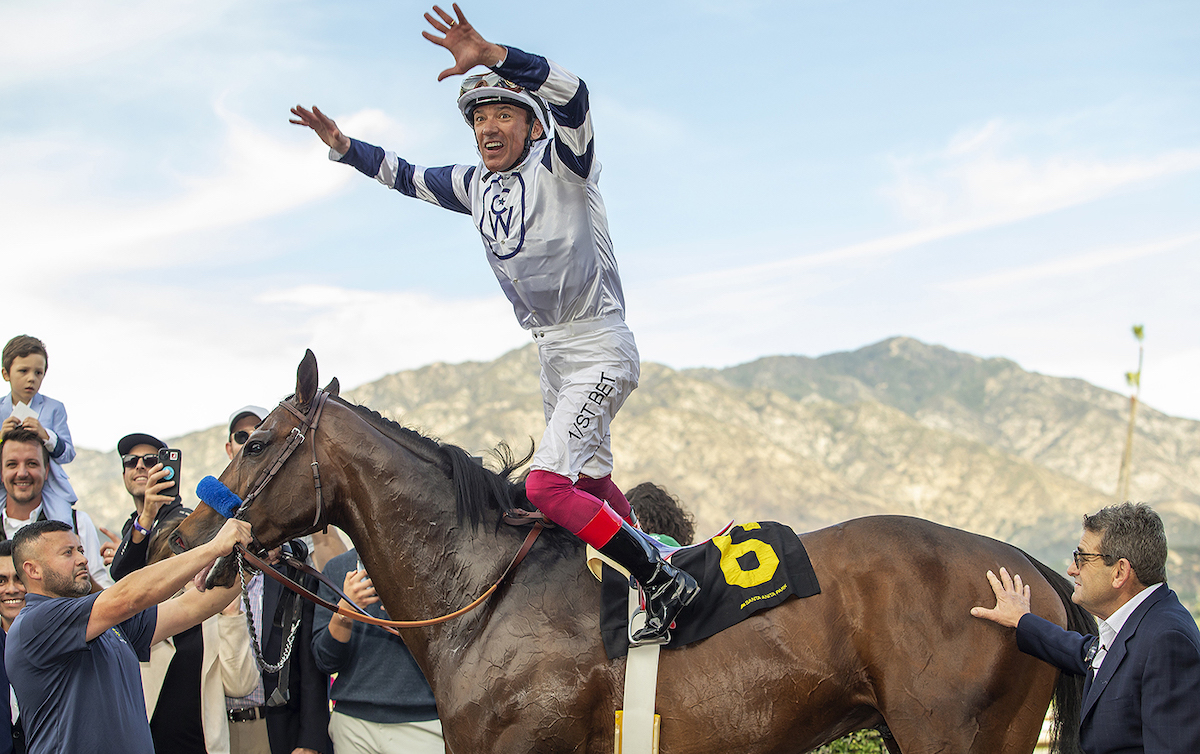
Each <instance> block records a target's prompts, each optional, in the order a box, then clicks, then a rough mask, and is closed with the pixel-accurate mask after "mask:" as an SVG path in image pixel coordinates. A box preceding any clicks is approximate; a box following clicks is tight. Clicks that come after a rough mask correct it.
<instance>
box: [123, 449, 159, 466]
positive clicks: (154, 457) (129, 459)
mask: <svg viewBox="0 0 1200 754" xmlns="http://www.w3.org/2000/svg"><path fill="white" fill-rule="evenodd" d="M138 461H141V462H142V465H143V466H145V467H146V468H150V467H151V466H153V465H154V464H156V463H158V453H147V454H146V455H144V456H135V455H133V454H132V453H130V454H128V455H123V456H121V465H122V466H124V467H125V468H127V469H134V468H137V465H138Z"/></svg>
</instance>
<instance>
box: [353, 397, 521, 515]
mask: <svg viewBox="0 0 1200 754" xmlns="http://www.w3.org/2000/svg"><path fill="white" fill-rule="evenodd" d="M332 399H333V400H336V401H337V402H338V403H341V404H342V405H344V406H346V407H347V408H349V409H350V410H351V411H353V412H354V413H356V414H358V415H359V416H360V417H362V418H363V420H365V421H366V422H367V423H368V424H370V425H371V426H372V427H374V428H375V429H377V430H379V431H380V433H382V434H383V435H384V436H385V437H387V438H388V439H390V440H392V441H393V442H396V443H398V444H400V445H403V446H404V447H405V448H408V449H409V450H411V451H412V452H414V453H416V454H417V455H418V456H421V457H422V458H424V459H425V460H426V461H428V462H429V463H431V464H433V465H435V466H437V467H438V468H439V469H440V470H441V471H442V473H443V474H445V475H446V478H447V479H450V480H451V481H453V482H454V498H455V505H456V511H457V515H458V523H459V524H462V523H463V522H464V521H465V522H470V524H471V528H472V529H475V528H478V526H479V524H481V523H482V522H483V521H484V519H485V518H486V517H487V512H488V511H501V512H503V511H509V510H512V509H513V508H524V509H526V510H532V506H530V505H529V500H528V498H526V497H525V485H524V483H516V482H514V481H513V480H512V479H511V476H512V474H513V472H515V471H516V470H517V469H519V468H520V467H522V466H524V465H525V464H526V463H528V462H529V459H530V458H532V457H533V449H532V447H531V448H530V450H529V453H527V454H526V455H525V457H523V458H519V459H518V458H515V457H514V455H513V452H512V449H511V448H509V446H508V444H507V443H504V442H501V443H500V444H499V445H498V446H497V447H496V448H495V449H494V450H493V451H492V453H493V454H494V455H495V456H496V458H497V460H499V461H500V464H501V469H500V471H499V472H496V471H492V470H490V469H488V468H486V467H485V466H484V465H483V464H482V463H480V462H478V461H477V460H475V459H474V458H472V457H471V455H470V454H468V453H467V451H465V450H463V449H462V448H460V447H458V446H457V445H450V444H449V443H442V442H439V441H438V440H436V439H434V438H432V437H427V436H425V435H423V434H421V433H420V432H418V431H417V430H415V429H412V428H410V427H405V426H403V425H401V424H400V423H399V422H396V421H394V420H392V419H389V418H387V417H386V416H383V415H382V414H380V413H379V412H378V411H375V410H373V409H370V408H368V407H366V406H360V405H357V404H354V403H350V402H349V401H347V400H345V399H343V398H341V397H338V396H332ZM499 522H500V518H499V516H497V517H496V523H497V525H499Z"/></svg>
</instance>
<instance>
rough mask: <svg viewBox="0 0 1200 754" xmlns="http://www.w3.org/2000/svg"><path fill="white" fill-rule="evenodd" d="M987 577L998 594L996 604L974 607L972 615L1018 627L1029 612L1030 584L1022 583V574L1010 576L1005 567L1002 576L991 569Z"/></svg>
mask: <svg viewBox="0 0 1200 754" xmlns="http://www.w3.org/2000/svg"><path fill="white" fill-rule="evenodd" d="M987 578H988V583H989V584H991V585H992V591H993V592H995V594H996V606H995V607H992V608H987V607H973V608H971V615H974V616H975V617H976V618H985V619H987V620H990V621H994V622H996V623H999V624H1000V625H1002V626H1008V627H1009V628H1016V627H1017V624H1018V623H1020V622H1021V616H1022V615H1024V614H1025V613H1028V612H1029V585H1028V584H1023V583H1021V574H1019V573H1018V574H1014V575H1013V576H1011V577H1010V576H1009V575H1008V571H1006V570H1005V569H1003V568H1001V569H1000V578H996V574H994V573H992V572H991V571H988V572H987Z"/></svg>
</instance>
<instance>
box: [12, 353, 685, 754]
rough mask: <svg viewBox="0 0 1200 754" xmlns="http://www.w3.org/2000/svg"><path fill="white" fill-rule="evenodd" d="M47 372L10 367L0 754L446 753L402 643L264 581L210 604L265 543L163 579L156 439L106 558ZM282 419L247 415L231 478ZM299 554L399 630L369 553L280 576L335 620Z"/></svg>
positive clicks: (28, 363) (203, 557)
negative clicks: (73, 476)
mask: <svg viewBox="0 0 1200 754" xmlns="http://www.w3.org/2000/svg"><path fill="white" fill-rule="evenodd" d="M48 361H49V360H48V356H47V351H46V347H45V345H44V344H43V343H42V342H41V341H40V340H38V339H37V338H33V337H31V336H28V335H21V336H17V337H15V338H13V339H11V340H10V341H9V342H8V343H7V345H5V347H4V350H3V370H2V372H0V374H2V376H3V378H4V380H5V381H6V382H8V384H9V390H8V391H6V392H5V394H4V396H3V397H2V398H0V422H2V423H0V475H2V479H3V490H2V491H0V494H3V497H2V498H0V628H2V629H3V630H2V631H0V655H3V658H4V662H2V663H0V687H2V688H3V691H4V692H5V693H2V694H0V699H2V700H3V702H2V703H0V716H3V717H5V718H7V719H8V721H9V729H10V731H11V736H6V735H4V734H3V733H2V731H3V728H0V754H8V752H22V753H23V752H26V751H28V752H31V753H32V754H39V753H41V752H47V753H49V752H60V751H92V752H109V751H111V752H142V753H145V754H149V752H157V754H167V753H168V752H169V753H170V754H194V753H206V754H332V752H334V751H337V752H339V753H340V754H348V753H353V752H362V753H364V754H366V753H372V752H392V751H411V752H414V753H415V754H421V753H422V752H430V753H431V754H432V753H433V752H442V751H444V743H443V740H442V730H441V725H440V723H439V721H438V714H437V707H436V705H435V703H434V696H433V691H432V689H431V688H430V686H429V684H428V682H426V680H425V678H424V676H423V675H422V673H421V670H420V668H419V667H418V666H417V663H416V661H415V660H414V659H413V656H412V655H411V654H410V653H409V651H408V648H407V647H405V645H404V642H403V641H402V640H401V639H400V638H399V637H398V636H397V635H396V634H394V633H391V632H388V631H386V630H384V629H382V628H379V627H377V626H371V625H367V624H364V623H359V622H356V621H352V620H349V619H347V618H345V617H343V616H341V615H335V614H334V613H332V612H330V611H329V610H327V609H325V608H323V607H315V606H314V604H313V603H312V602H309V601H307V600H302V599H300V598H299V597H298V596H297V595H296V594H295V593H293V592H291V591H288V590H286V589H284V588H283V587H282V586H280V584H279V583H278V582H276V581H275V580H274V579H268V578H264V576H263V574H262V573H256V574H254V575H253V576H252V577H249V579H248V583H247V588H246V589H245V594H244V595H243V594H242V591H243V590H242V589H241V588H240V585H236V586H235V587H232V588H229V589H213V590H207V591H204V592H201V591H200V590H197V589H196V588H194V587H193V577H194V576H195V575H196V574H197V572H199V571H200V570H201V569H202V568H203V567H205V566H207V565H208V563H209V562H210V561H211V559H212V558H213V557H215V556H216V555H220V554H227V553H229V552H230V551H231V549H232V547H233V546H234V544H235V543H236V542H243V543H244V542H248V541H249V539H250V534H249V525H248V524H245V523H244V522H240V521H231V522H228V523H227V525H226V527H225V528H224V529H222V531H221V532H220V533H219V534H218V535H217V537H216V538H215V539H214V540H213V541H212V542H210V543H209V544H208V545H205V546H203V547H202V548H196V549H195V550H192V551H189V552H188V553H185V555H183V556H178V557H174V558H168V559H167V560H163V561H161V562H158V563H154V562H153V561H154V557H153V556H152V553H153V552H155V551H156V550H157V549H158V548H159V547H161V546H162V545H163V544H165V542H164V541H163V540H165V538H167V537H168V536H169V535H170V534H171V532H173V531H174V529H175V527H177V526H178V525H179V523H180V522H181V521H182V520H183V519H184V518H185V517H186V516H187V515H188V514H189V513H190V512H191V511H190V510H189V509H188V508H186V507H185V506H184V505H183V502H182V500H181V498H180V495H179V490H180V489H181V488H182V484H181V481H182V480H180V479H173V478H171V477H172V471H171V469H170V466H169V465H165V464H163V463H162V462H161V460H160V451H165V450H167V448H168V445H167V443H165V442H163V441H162V440H160V439H159V438H158V437H156V436H155V435H153V434H150V433H148V432H130V433H128V434H126V435H124V436H123V437H121V439H120V440H119V441H118V442H117V452H118V455H119V456H120V462H121V465H120V469H119V471H120V473H121V476H122V481H123V482H124V485H125V490H126V492H128V493H129V497H130V505H131V511H130V513H129V517H128V518H127V519H126V520H125V522H124V525H123V526H122V528H121V537H120V540H119V542H115V541H104V544H103V545H102V544H101V541H102V539H101V537H100V534H99V533H98V530H97V528H96V526H95V524H94V523H93V521H92V519H91V517H90V516H88V514H87V513H86V511H85V510H84V509H83V507H82V505H83V504H86V501H80V500H78V498H77V496H76V495H75V493H74V491H73V489H72V487H71V484H70V480H69V477H68V476H67V473H66V471H65V470H64V468H63V466H64V465H65V464H68V463H70V461H71V460H73V459H74V457H75V447H74V445H73V443H72V441H71V432H70V428H69V426H68V424H67V412H66V407H65V406H64V405H63V404H62V403H61V402H59V401H56V400H54V399H52V398H49V397H47V396H44V395H43V394H42V393H41V385H42V381H43V379H44V377H45V375H46V370H47V365H48ZM267 413H268V412H267V410H266V409H263V408H261V407H258V406H244V407H242V408H240V409H238V410H236V411H234V412H233V413H232V414H230V416H229V419H228V424H227V428H228V434H227V441H226V443H225V452H226V455H227V456H228V457H229V459H230V460H233V459H234V458H235V457H236V456H237V454H238V453H239V452H240V451H241V449H242V446H243V445H244V444H245V443H246V441H247V440H248V438H249V436H250V434H251V433H253V432H254V430H255V429H256V428H257V427H258V425H259V424H260V423H261V422H262V421H263V420H264V419H265V418H266V416H267ZM114 471H117V470H114ZM630 499H631V500H637V503H636V505H637V506H638V509H639V511H644V513H642V515H643V516H645V517H646V519H647V521H648V522H651V523H652V524H653V526H654V527H656V528H658V529H661V530H662V531H663V532H664V533H673V534H674V536H675V537H676V538H677V539H679V540H680V541H683V542H687V541H690V539H691V535H692V528H691V520H690V517H688V515H687V514H686V513H685V512H684V511H682V510H681V509H680V508H679V506H678V501H676V500H675V499H674V498H672V497H671V496H670V495H669V493H667V492H666V491H665V490H662V489H660V488H658V487H655V486H654V485H650V484H645V485H640V486H639V487H638V488H636V490H631V491H630ZM105 533H106V534H107V532H105ZM109 538H111V539H113V540H115V539H116V537H115V535H108V537H106V538H105V540H107V539H109ZM306 540H307V541H306ZM284 552H286V553H287V554H288V555H290V556H291V557H292V558H295V559H297V560H300V561H302V562H308V563H310V564H315V566H316V567H317V568H320V569H322V570H323V572H324V574H325V576H326V577H327V578H329V579H330V581H331V582H332V583H335V584H341V585H342V587H343V591H344V592H345V594H346V595H348V596H349V597H350V599H351V600H353V601H354V602H355V603H356V604H357V605H359V606H361V607H364V608H365V609H366V610H367V612H368V613H370V614H372V615H374V616H376V617H386V613H385V612H384V610H383V606H382V605H381V604H380V603H379V598H378V596H377V595H376V594H375V590H374V585H373V583H372V581H371V579H370V577H369V576H368V575H367V573H366V571H365V570H364V569H363V568H362V564H361V562H360V561H359V559H358V554H357V552H356V551H355V550H349V551H347V549H346V546H345V544H344V543H343V542H342V540H341V539H340V538H339V537H338V535H337V533H336V532H334V531H332V530H330V531H329V532H327V533H323V534H322V533H318V534H315V535H313V536H312V537H308V538H305V539H297V540H292V541H290V542H287V543H285V544H284V545H282V546H281V547H279V548H276V549H275V550H274V551H272V552H271V553H269V558H268V559H269V560H270V562H271V563H272V564H273V567H275V568H277V569H278V570H280V571H281V572H282V573H284V575H286V576H288V577H289V578H291V579H293V580H296V581H298V582H300V583H301V584H303V585H304V586H305V587H307V588H308V589H310V590H311V591H314V592H318V591H319V592H320V594H321V596H322V597H324V598H325V599H326V600H328V601H329V602H336V601H338V600H339V599H340V595H335V594H334V592H333V590H331V589H329V588H328V587H327V586H325V585H324V584H321V585H319V586H318V584H317V583H316V580H315V579H313V578H312V577H310V576H307V575H305V574H303V573H302V572H300V571H298V570H297V569H294V568H292V567H290V566H288V565H286V564H284V563H285V562H284V561H282V560H281V559H280V556H281V554H282V553H284ZM310 553H312V557H310V556H309V554H310ZM343 602H344V600H343ZM246 610H248V611H249V615H250V617H251V620H247V614H246V612H245V611H246ZM292 633H295V637H294V638H292V636H291V634H292ZM289 645H290V646H291V651H290V652H285V649H284V648H285V647H287V646H289ZM256 648H257V652H256V651H255V650H256ZM256 655H258V656H256ZM331 680H332V683H331ZM331 708H332V714H331Z"/></svg>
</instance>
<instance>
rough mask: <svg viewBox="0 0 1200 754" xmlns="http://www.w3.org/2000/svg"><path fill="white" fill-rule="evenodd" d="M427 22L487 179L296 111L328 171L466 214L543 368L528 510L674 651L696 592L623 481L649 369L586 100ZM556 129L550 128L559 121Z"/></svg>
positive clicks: (566, 82) (501, 51)
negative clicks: (638, 391) (565, 539)
mask: <svg viewBox="0 0 1200 754" xmlns="http://www.w3.org/2000/svg"><path fill="white" fill-rule="evenodd" d="M453 8H454V13H455V16H457V18H455V17H452V16H451V15H450V14H449V13H447V12H446V11H444V10H442V9H441V8H439V7H437V6H434V8H433V10H434V11H435V12H436V13H437V16H438V17H434V16H433V15H431V14H429V13H426V14H425V18H426V20H428V21H429V23H430V24H431V25H432V26H433V28H434V29H435V30H436V31H437V32H438V33H440V34H442V35H443V36H437V35H436V34H433V33H430V32H428V31H426V32H422V34H423V35H424V36H425V38H426V39H428V40H429V41H430V42H433V43H434V44H436V45H440V46H441V47H445V48H446V49H447V50H449V51H450V52H451V53H452V54H453V55H454V67H453V68H448V69H446V70H444V71H442V72H441V73H440V74H439V75H438V80H439V81H441V80H442V79H445V78H446V77H447V76H451V75H455V74H465V73H467V72H468V71H470V70H471V69H472V68H474V67H476V66H480V65H482V66H487V67H488V68H490V69H491V72H490V73H484V74H479V75H474V76H467V77H466V78H464V79H463V82H462V89H461V91H460V94H459V98H458V108H459V110H461V111H462V114H463V117H464V118H465V119H466V121H467V123H468V124H469V125H471V126H472V128H474V130H475V143H476V146H477V147H478V149H479V154H480V157H481V159H482V161H481V164H479V165H476V166H467V165H451V166H447V167H440V168H423V167H419V166H416V165H412V164H410V163H408V162H405V161H404V160H402V159H400V158H399V157H397V156H396V155H395V154H394V153H392V152H385V151H384V150H383V149H380V148H379V147H375V146H371V145H370V144H365V143H363V142H361V141H358V140H356V139H351V138H349V137H347V136H345V135H344V134H343V133H342V132H341V131H340V130H338V127H337V124H336V123H334V122H333V121H332V120H331V119H329V118H328V117H326V116H325V114H324V113H322V112H321V111H320V110H319V109H317V108H316V107H313V109H312V110H311V111H310V110H307V109H305V108H303V107H300V106H296V107H295V108H293V109H292V114H293V115H294V116H295V118H293V119H292V122H293V123H296V124H297V125H302V126H308V127H309V128H311V129H313V130H314V131H316V133H317V135H318V136H320V137H321V140H322V141H324V142H325V143H326V144H327V145H328V146H329V148H330V155H329V156H330V159H333V160H336V161H338V162H344V163H347V164H349V165H352V166H354V167H355V168H357V169H358V170H359V171H361V172H362V173H365V174H366V175H369V176H372V177H374V178H375V179H376V180H378V181H379V182H380V183H382V184H384V185H385V186H387V187H389V188H394V189H396V190H397V191H400V192H401V193H404V194H407V195H408V196H413V197H417V198H419V199H424V200H425V201H428V202H432V203H434V204H437V205H439V206H441V207H445V208H446V209H450V210H454V211H456V212H461V213H463V214H469V215H471V217H472V220H473V221H474V223H475V227H476V228H478V230H479V234H480V235H481V236H482V238H483V245H484V248H485V249H487V252H488V254H487V256H488V261H489V262H490V263H491V265H492V271H493V272H495V274H496V279H497V280H499V281H500V287H501V288H502V289H504V293H505V294H506V295H507V296H508V298H509V301H511V302H512V305H513V309H514V310H515V311H516V315H517V319H518V320H519V322H520V324H521V326H522V327H524V328H525V329H527V330H530V331H531V332H532V333H533V338H534V340H535V342H537V344H538V358H539V360H540V362H541V367H542V371H541V387H542V401H543V404H544V409H545V414H546V431H545V433H544V434H543V435H542V442H541V444H540V446H539V447H538V449H537V452H536V453H535V454H534V456H533V462H532V463H531V465H530V467H531V471H530V472H529V477H528V480H527V481H526V486H525V489H526V492H527V494H528V496H529V500H530V502H532V503H533V504H534V505H536V506H537V507H538V509H539V510H541V511H542V512H543V513H544V514H545V515H546V516H547V517H548V518H549V519H550V520H552V521H554V522H555V523H557V524H559V525H561V526H563V527H564V528H566V529H568V530H569V531H571V532H573V533H574V534H576V535H577V536H578V537H579V538H580V539H582V540H584V541H585V542H587V543H588V544H590V545H592V546H593V547H595V548H596V549H597V550H599V551H600V552H601V553H603V554H604V555H606V556H608V557H609V558H611V559H612V560H614V561H616V562H617V563H620V564H621V565H622V566H624V567H625V568H626V569H628V570H629V572H630V573H631V574H632V575H633V577H634V578H635V579H637V582H638V583H639V584H640V585H641V587H642V590H643V591H644V592H645V595H646V602H647V605H646V618H647V620H646V625H645V626H644V627H643V628H642V629H641V630H640V631H638V632H637V633H635V634H634V636H633V638H634V640H635V641H639V642H641V641H657V640H661V639H663V638H665V637H666V635H667V632H668V629H669V628H670V625H671V622H672V621H673V620H674V619H675V616H676V615H677V614H678V613H679V611H680V610H681V609H683V607H684V606H686V605H687V604H689V603H690V602H691V601H692V600H693V599H694V598H695V596H696V594H697V593H698V592H699V590H700V589H699V587H698V586H697V584H696V582H695V580H694V579H693V578H692V577H691V576H689V575H688V574H687V573H686V572H684V571H681V570H680V569H678V568H675V567H674V566H672V565H671V564H669V563H667V562H665V561H664V560H663V559H662V558H661V557H660V556H659V554H658V551H657V550H656V549H655V548H654V547H653V546H652V545H651V544H649V542H648V541H647V540H646V539H645V538H644V537H643V536H642V535H641V534H640V533H639V532H637V531H635V530H634V528H633V526H634V525H635V518H634V515H633V512H632V510H631V509H630V507H629V503H628V501H626V500H625V496H624V495H622V494H621V491H620V489H619V488H618V487H617V486H616V485H615V484H614V483H613V481H612V464H613V457H612V447H611V443H612V441H611V437H610V435H609V424H610V423H611V422H612V419H613V417H614V416H615V415H616V413H617V411H618V410H619V409H620V408H621V405H622V404H623V403H624V402H625V399H626V398H627V397H628V396H629V393H630V392H632V391H633V389H634V388H635V387H637V382H638V376H639V372H640V365H639V359H638V350H637V344H636V343H634V340H633V333H631V332H630V331H629V328H628V327H627V326H626V325H625V301H624V294H623V293H622V291H621V279H620V276H619V274H618V272H617V261H616V258H615V257H614V256H613V251H612V241H611V239H610V238H609V235H608V221H607V218H606V216H605V210H604V201H603V199H601V197H600V191H599V189H598V188H597V183H598V182H599V178H600V163H599V162H598V161H596V159H595V156H594V154H593V142H592V120H591V114H590V112H589V110H588V92H587V86H586V85H585V84H584V83H583V81H581V80H580V79H579V78H577V77H576V76H574V75H572V74H571V73H569V72H567V71H566V70H564V69H562V68H561V67H559V66H558V65H557V64H555V63H553V62H551V61H549V60H547V59H546V58H543V57H541V56H539V55H531V54H529V53H526V52H522V51H521V50H518V49H516V48H514V47H502V46H500V45H496V44H492V43H490V42H488V41H486V40H485V39H484V38H483V37H482V36H480V34H479V32H477V31H475V29H474V28H473V27H472V26H471V24H470V23H468V22H467V19H466V17H465V16H464V15H463V13H462V11H461V10H460V9H459V7H458V5H454V6H453ZM551 120H553V123H552V122H551Z"/></svg>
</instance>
